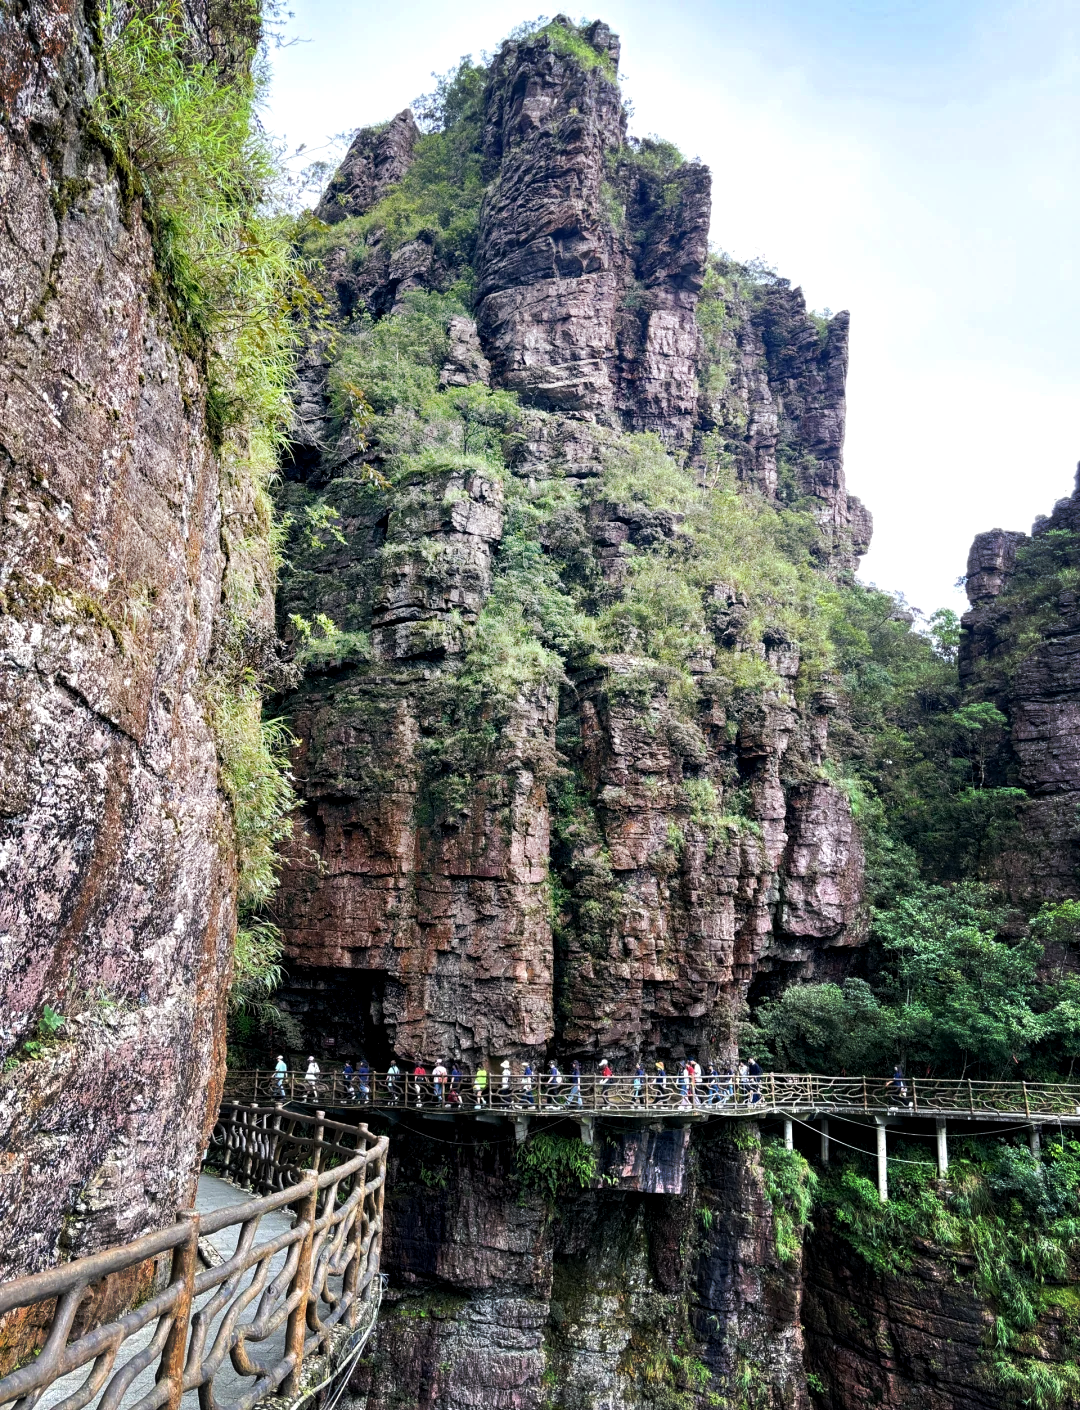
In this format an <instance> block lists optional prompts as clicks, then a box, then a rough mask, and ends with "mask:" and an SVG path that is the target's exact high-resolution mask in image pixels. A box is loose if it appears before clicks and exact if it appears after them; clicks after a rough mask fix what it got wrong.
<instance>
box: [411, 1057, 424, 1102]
mask: <svg viewBox="0 0 1080 1410" xmlns="http://www.w3.org/2000/svg"><path fill="white" fill-rule="evenodd" d="M412 1075H413V1088H414V1090H415V1092H416V1105H417V1106H423V1105H424V1078H425V1077H426V1076H427V1068H426V1067H425V1066H424V1065H423V1063H420V1062H418V1063H417V1064H416V1066H415V1067H414V1068H413V1074H412Z"/></svg>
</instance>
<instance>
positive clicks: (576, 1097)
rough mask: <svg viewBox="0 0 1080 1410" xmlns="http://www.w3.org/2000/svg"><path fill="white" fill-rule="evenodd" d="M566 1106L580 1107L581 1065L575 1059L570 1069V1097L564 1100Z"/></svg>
mask: <svg viewBox="0 0 1080 1410" xmlns="http://www.w3.org/2000/svg"><path fill="white" fill-rule="evenodd" d="M566 1105H567V1106H568V1107H570V1106H576V1107H579V1108H580V1106H581V1063H580V1062H578V1061H577V1060H576V1059H575V1061H574V1065H573V1067H572V1068H571V1069H570V1095H569V1096H568V1097H567V1098H566Z"/></svg>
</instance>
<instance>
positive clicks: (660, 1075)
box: [653, 1061, 667, 1104]
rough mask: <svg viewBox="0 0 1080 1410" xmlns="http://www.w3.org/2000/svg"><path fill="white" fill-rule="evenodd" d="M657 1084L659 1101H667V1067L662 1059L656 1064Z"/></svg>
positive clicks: (655, 1079) (657, 1098)
mask: <svg viewBox="0 0 1080 1410" xmlns="http://www.w3.org/2000/svg"><path fill="white" fill-rule="evenodd" d="M653 1081H654V1083H655V1085H656V1100H657V1103H658V1104H659V1103H661V1102H666V1101H667V1068H666V1067H665V1066H664V1064H663V1063H662V1062H660V1061H657V1064H656V1076H655V1078H654V1079H653Z"/></svg>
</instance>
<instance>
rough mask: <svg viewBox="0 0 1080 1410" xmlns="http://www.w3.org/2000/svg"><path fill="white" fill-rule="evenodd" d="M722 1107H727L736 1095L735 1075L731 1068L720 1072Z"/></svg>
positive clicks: (725, 1068) (722, 1069)
mask: <svg viewBox="0 0 1080 1410" xmlns="http://www.w3.org/2000/svg"><path fill="white" fill-rule="evenodd" d="M719 1075H720V1105H721V1106H727V1104H728V1102H729V1101H731V1099H732V1098H733V1097H734V1095H735V1074H734V1073H733V1072H732V1070H731V1068H730V1067H724V1068H721V1070H720V1074H719Z"/></svg>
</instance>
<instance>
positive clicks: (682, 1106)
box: [679, 1062, 693, 1111]
mask: <svg viewBox="0 0 1080 1410" xmlns="http://www.w3.org/2000/svg"><path fill="white" fill-rule="evenodd" d="M692 1071H693V1069H692V1068H691V1066H690V1064H689V1063H688V1062H684V1063H682V1064H681V1065H680V1067H679V1110H680V1111H687V1110H689V1107H690V1073H691V1072H692Z"/></svg>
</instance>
